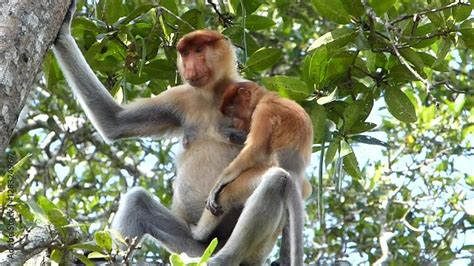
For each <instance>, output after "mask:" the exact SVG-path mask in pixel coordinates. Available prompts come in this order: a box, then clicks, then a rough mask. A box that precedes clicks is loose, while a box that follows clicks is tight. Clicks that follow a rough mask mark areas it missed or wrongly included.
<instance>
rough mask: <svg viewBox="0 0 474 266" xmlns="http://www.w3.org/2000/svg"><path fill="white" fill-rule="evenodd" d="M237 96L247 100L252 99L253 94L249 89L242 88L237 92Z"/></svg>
mask: <svg viewBox="0 0 474 266" xmlns="http://www.w3.org/2000/svg"><path fill="white" fill-rule="evenodd" d="M237 94H238V95H239V96H240V97H243V98H244V99H246V100H248V99H250V98H252V92H251V91H250V89H249V88H246V87H240V88H239V90H238V91H237Z"/></svg>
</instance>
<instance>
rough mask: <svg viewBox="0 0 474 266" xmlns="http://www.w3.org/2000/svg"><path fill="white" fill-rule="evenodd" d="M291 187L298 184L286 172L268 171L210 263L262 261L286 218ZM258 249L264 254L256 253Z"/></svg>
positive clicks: (224, 263)
mask: <svg viewBox="0 0 474 266" xmlns="http://www.w3.org/2000/svg"><path fill="white" fill-rule="evenodd" d="M289 186H294V187H296V186H295V185H294V184H293V181H292V180H291V179H290V176H289V174H288V173H287V172H286V171H284V170H283V169H281V168H276V167H274V168H271V169H270V170H268V171H267V172H266V173H265V175H264V176H263V177H262V181H261V183H260V184H259V186H258V187H257V189H256V190H255V192H254V193H253V194H252V195H251V196H250V197H249V199H248V200H247V202H246V204H245V208H244V210H243V212H242V214H241V216H240V218H239V221H238V222H237V224H236V226H235V228H234V231H233V232H232V234H231V236H230V238H229V240H228V241H227V243H226V244H225V246H224V247H223V248H222V249H221V250H220V251H219V252H218V253H217V254H216V256H215V257H213V258H212V259H211V261H210V264H211V265H238V264H239V263H241V262H244V263H251V264H262V263H263V262H264V261H265V259H266V257H267V256H268V254H269V252H270V251H271V247H272V246H273V245H274V243H275V242H274V241H275V235H276V233H279V229H281V226H282V221H283V220H282V219H285V214H286V205H287V203H286V202H287V198H288V197H289V195H288V194H289V193H293V189H288V187H289ZM301 218H302V217H301ZM262 247H265V248H263V249H262ZM259 248H260V250H261V253H260V254H255V253H254V251H255V250H258V249H259Z"/></svg>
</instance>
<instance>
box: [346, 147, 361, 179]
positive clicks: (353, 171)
mask: <svg viewBox="0 0 474 266" xmlns="http://www.w3.org/2000/svg"><path fill="white" fill-rule="evenodd" d="M351 150H352V148H351ZM342 167H343V168H344V171H346V173H348V174H349V175H350V176H352V177H354V178H360V170H359V163H358V162H357V158H356V156H355V154H354V152H351V153H349V154H348V155H346V156H344V158H343V160H342Z"/></svg>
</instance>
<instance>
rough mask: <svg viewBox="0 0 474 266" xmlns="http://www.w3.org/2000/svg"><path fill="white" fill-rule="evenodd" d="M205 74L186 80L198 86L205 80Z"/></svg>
mask: <svg viewBox="0 0 474 266" xmlns="http://www.w3.org/2000/svg"><path fill="white" fill-rule="evenodd" d="M206 78H207V75H202V76H199V77H196V78H192V79H189V80H188V82H189V84H191V85H193V86H199V85H202V84H203V83H204V82H205V81H206Z"/></svg>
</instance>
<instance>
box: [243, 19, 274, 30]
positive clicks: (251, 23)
mask: <svg viewBox="0 0 474 266" xmlns="http://www.w3.org/2000/svg"><path fill="white" fill-rule="evenodd" d="M273 25H275V22H274V21H273V20H271V19H269V18H267V17H262V16H257V15H250V16H247V20H246V21H245V27H246V28H247V29H249V30H251V31H257V30H263V29H266V28H270V27H271V26H273Z"/></svg>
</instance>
